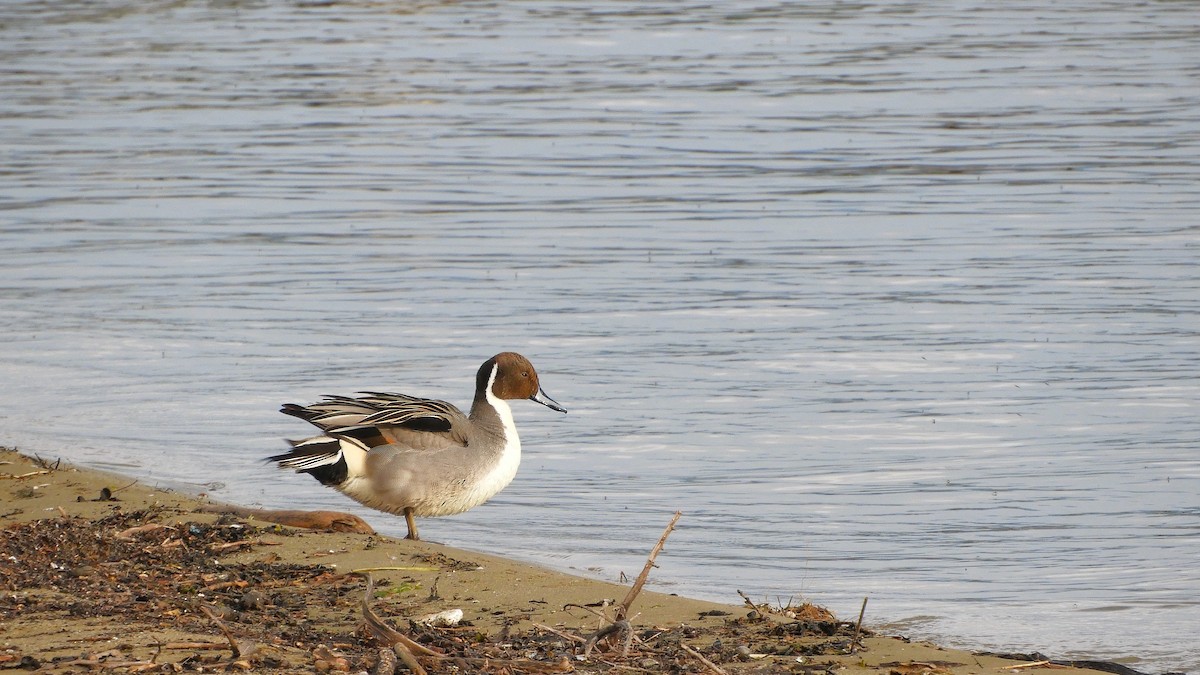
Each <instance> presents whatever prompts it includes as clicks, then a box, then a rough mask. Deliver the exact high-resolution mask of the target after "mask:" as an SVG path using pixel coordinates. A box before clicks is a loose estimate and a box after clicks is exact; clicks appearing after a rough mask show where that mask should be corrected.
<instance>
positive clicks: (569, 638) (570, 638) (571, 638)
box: [532, 621, 587, 644]
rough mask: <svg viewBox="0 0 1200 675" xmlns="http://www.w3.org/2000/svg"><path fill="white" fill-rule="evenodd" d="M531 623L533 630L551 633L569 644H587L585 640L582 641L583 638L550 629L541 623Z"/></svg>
mask: <svg viewBox="0 0 1200 675" xmlns="http://www.w3.org/2000/svg"><path fill="white" fill-rule="evenodd" d="M532 623H533V627H534V628H537V629H538V630H544V631H546V632H547V633H553V634H554V635H557V636H558V637H560V638H562V639H564V640H567V641H569V642H578V643H580V644H584V643H586V642H587V640H584V639H583V638H581V637H579V636H578V635H571V634H570V633H568V632H566V631H561V630H559V629H557V628H551V627H550V626H547V625H545V624H541V623H537V622H536V621H534V622H532Z"/></svg>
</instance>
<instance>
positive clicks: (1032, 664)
mask: <svg viewBox="0 0 1200 675" xmlns="http://www.w3.org/2000/svg"><path fill="white" fill-rule="evenodd" d="M1048 665H1050V662H1049V661H1030V662H1029V663H1014V664H1013V665H1011V666H1000V670H1020V669H1021V668H1038V667H1041V666H1048Z"/></svg>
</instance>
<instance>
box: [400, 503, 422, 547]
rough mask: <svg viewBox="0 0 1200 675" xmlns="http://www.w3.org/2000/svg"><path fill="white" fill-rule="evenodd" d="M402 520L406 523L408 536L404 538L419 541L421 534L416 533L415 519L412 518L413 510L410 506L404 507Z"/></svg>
mask: <svg viewBox="0 0 1200 675" xmlns="http://www.w3.org/2000/svg"><path fill="white" fill-rule="evenodd" d="M404 522H405V523H407V524H408V536H406V537H405V539H412V540H413V541H420V540H421V535H419V534H417V520H416V519H415V518H413V510H412V507H411V506H406V507H405V508H404Z"/></svg>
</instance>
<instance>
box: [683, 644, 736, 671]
mask: <svg viewBox="0 0 1200 675" xmlns="http://www.w3.org/2000/svg"><path fill="white" fill-rule="evenodd" d="M679 647H680V648H681V649H683V651H685V652H687V653H689V654H691V655H692V656H694V657H696V658H697V659H699V661H700V663H703V664H704V667H705V668H708V669H709V670H711V671H713V672H714V673H716V674H717V675H729V674H728V673H726V672H725V670H724V669H722V668H721V667H720V666H718V665H717V664H715V663H713V662H712V661H709V660H708V659H706V658H704V655H703V654H701V653H700V652H698V651H696V650H695V649H692V648H691V647H689V646H687V645H685V644H683V643H682V642H681V643H679Z"/></svg>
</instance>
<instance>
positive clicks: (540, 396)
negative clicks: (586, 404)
mask: <svg viewBox="0 0 1200 675" xmlns="http://www.w3.org/2000/svg"><path fill="white" fill-rule="evenodd" d="M529 400H530V401H536V402H537V403H541V404H542V405H544V406H546V407H547V408H549V409H551V410H557V411H558V412H560V413H565V412H567V409H566V408H564V407H562V406H561V405H559V404H558V401H555V400H554V399H552V398H550V397H549V396H547V395H546V392H544V391H542V388H541V387H538V390H537V393H536V394H534V395H533V396H530V397H529Z"/></svg>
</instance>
